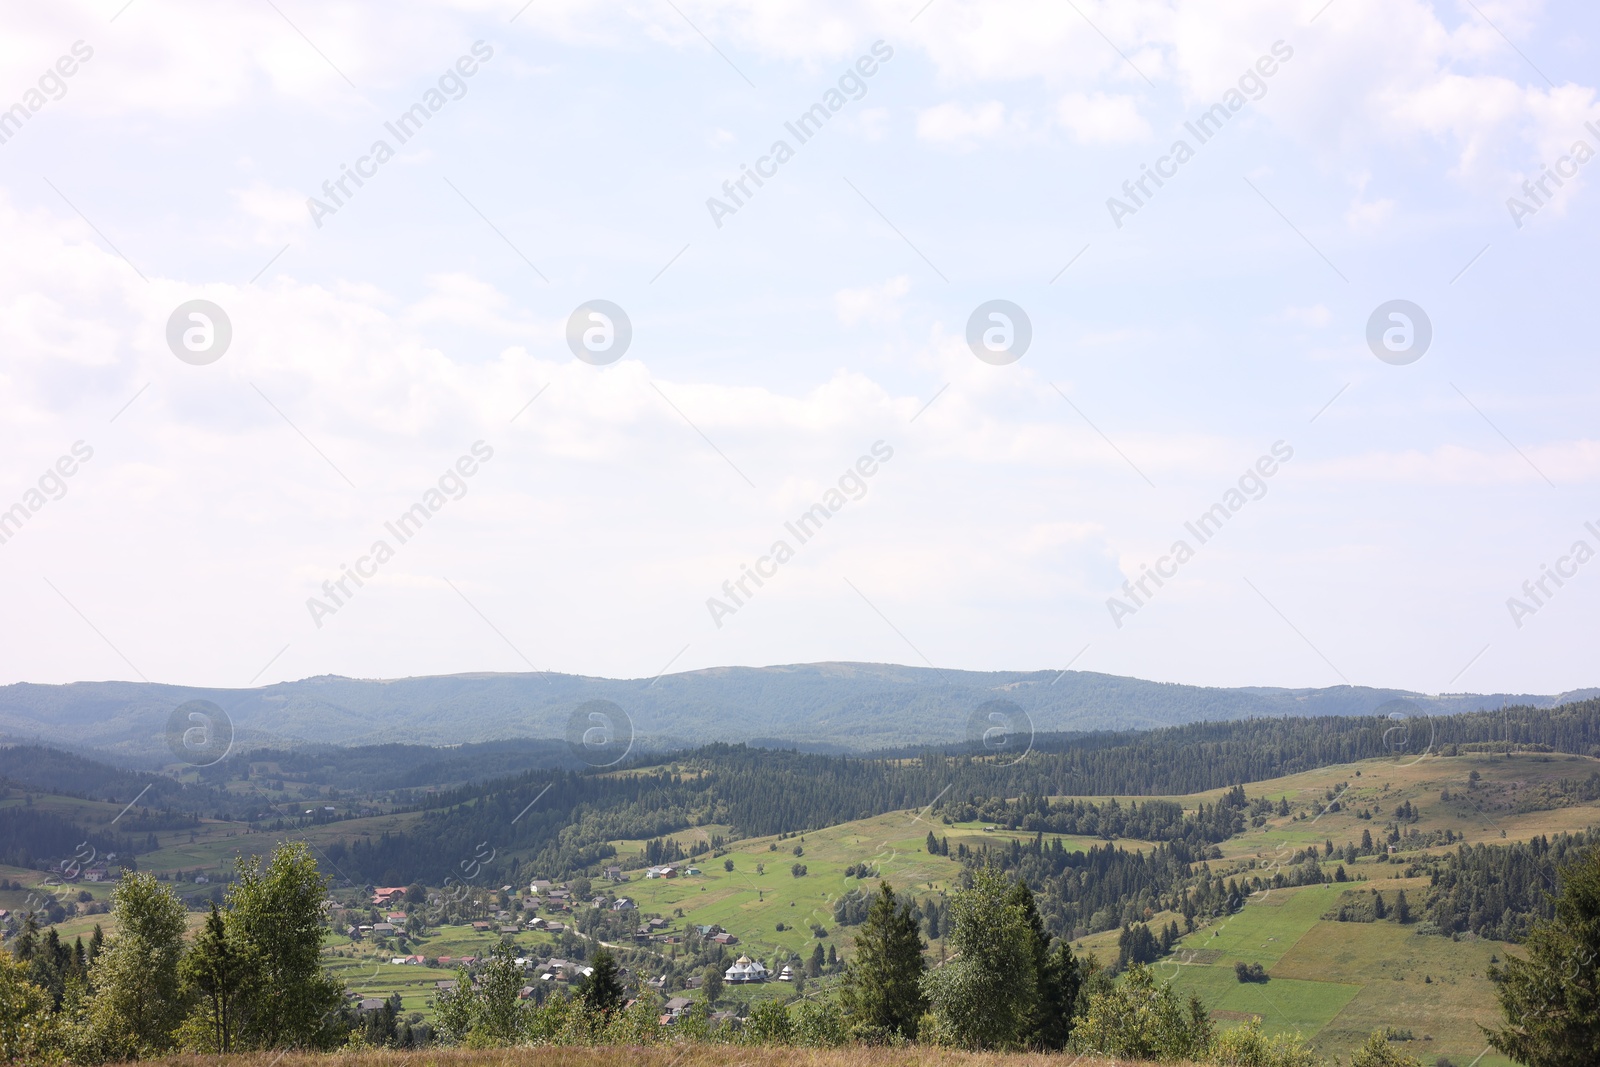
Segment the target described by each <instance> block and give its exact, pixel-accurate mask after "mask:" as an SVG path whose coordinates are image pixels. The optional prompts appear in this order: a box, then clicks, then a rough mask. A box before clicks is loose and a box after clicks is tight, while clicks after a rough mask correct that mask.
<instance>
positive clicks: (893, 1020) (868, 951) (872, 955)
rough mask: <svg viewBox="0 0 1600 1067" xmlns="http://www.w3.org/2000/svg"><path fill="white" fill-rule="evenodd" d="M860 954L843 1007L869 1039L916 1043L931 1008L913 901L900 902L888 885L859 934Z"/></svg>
mask: <svg viewBox="0 0 1600 1067" xmlns="http://www.w3.org/2000/svg"><path fill="white" fill-rule="evenodd" d="M855 944H856V955H855V958H854V959H853V960H851V961H850V964H849V968H848V970H847V971H846V972H845V989H844V1004H845V1009H846V1011H847V1013H848V1014H849V1015H851V1016H852V1017H853V1018H854V1020H855V1023H856V1026H857V1028H858V1029H859V1030H861V1031H862V1032H863V1033H864V1034H866V1035H867V1036H869V1037H880V1038H881V1037H887V1036H888V1035H890V1034H899V1035H900V1036H902V1037H905V1038H907V1039H908V1040H915V1039H916V1036H917V1028H918V1026H919V1024H920V1023H921V1021H922V1014H923V1012H924V1011H926V1010H927V1000H926V998H925V997H924V996H923V991H922V978H923V972H924V971H925V970H926V969H927V964H926V962H925V961H924V960H923V958H922V935H921V932H920V931H919V930H918V927H917V919H916V914H915V912H914V910H913V908H912V905H911V903H910V901H902V900H899V899H898V898H897V897H896V896H895V894H894V889H893V888H892V887H891V886H890V885H889V883H888V882H879V883H878V895H877V896H876V897H875V898H873V901H872V907H871V908H870V909H868V911H867V921H866V922H865V923H863V924H862V926H861V932H860V933H858V934H857V935H856V939H855Z"/></svg>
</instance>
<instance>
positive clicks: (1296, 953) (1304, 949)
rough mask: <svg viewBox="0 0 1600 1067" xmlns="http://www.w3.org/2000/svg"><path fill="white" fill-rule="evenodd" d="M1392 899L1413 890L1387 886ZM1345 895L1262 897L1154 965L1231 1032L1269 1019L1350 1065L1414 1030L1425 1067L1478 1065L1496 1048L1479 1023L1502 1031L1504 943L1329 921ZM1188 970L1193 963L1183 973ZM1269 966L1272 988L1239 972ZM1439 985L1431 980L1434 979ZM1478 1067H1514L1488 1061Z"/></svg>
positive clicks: (1316, 889)
mask: <svg viewBox="0 0 1600 1067" xmlns="http://www.w3.org/2000/svg"><path fill="white" fill-rule="evenodd" d="M1374 884H1375V885H1377V886H1378V887H1379V888H1381V889H1383V890H1385V891H1386V892H1387V891H1389V890H1391V889H1392V888H1395V887H1399V886H1406V887H1408V888H1412V889H1414V890H1415V889H1417V888H1418V887H1417V885H1416V883H1415V882H1414V881H1378V882H1375V883H1367V884H1365V885H1362V886H1361V887H1360V890H1359V891H1360V892H1362V893H1365V892H1366V891H1367V889H1368V888H1369V887H1370V886H1371V885H1374ZM1345 892H1346V889H1345V887H1342V886H1333V887H1324V886H1306V887H1303V888H1298V889H1287V890H1276V891H1274V892H1272V893H1269V894H1267V895H1266V896H1265V898H1254V899H1252V901H1251V902H1250V903H1249V904H1247V905H1246V906H1245V907H1244V908H1243V909H1242V910H1241V911H1239V912H1238V913H1237V914H1235V915H1232V916H1229V917H1227V918H1224V919H1220V920H1218V921H1216V922H1214V923H1213V924H1211V925H1210V926H1208V927H1202V928H1201V929H1199V930H1196V931H1195V932H1194V933H1192V934H1189V935H1187V936H1185V937H1184V938H1182V939H1181V940H1180V941H1179V942H1178V948H1177V950H1176V951H1175V952H1174V953H1173V955H1172V956H1171V957H1169V958H1168V959H1167V960H1164V961H1162V962H1160V963H1158V964H1157V965H1156V969H1157V974H1158V975H1159V976H1161V977H1163V978H1168V979H1171V980H1172V982H1173V988H1174V989H1176V990H1177V991H1178V992H1179V993H1180V994H1183V995H1185V996H1187V995H1188V994H1190V993H1194V994H1196V995H1198V996H1199V997H1200V999H1201V1002H1202V1003H1203V1004H1205V1006H1206V1008H1207V1009H1208V1010H1210V1011H1212V1012H1214V1013H1218V1012H1220V1013H1221V1014H1220V1015H1215V1016H1214V1018H1216V1020H1217V1022H1218V1025H1219V1026H1222V1027H1224V1028H1226V1027H1231V1026H1234V1025H1238V1023H1239V1022H1241V1021H1243V1019H1244V1018H1245V1017H1247V1016H1251V1015H1255V1016H1259V1017H1260V1018H1261V1021H1262V1026H1263V1027H1264V1028H1265V1029H1267V1030H1268V1031H1269V1032H1283V1031H1298V1032H1300V1033H1301V1034H1303V1035H1304V1036H1305V1037H1306V1038H1307V1039H1308V1040H1311V1041H1312V1042H1313V1044H1314V1045H1315V1046H1316V1047H1317V1048H1318V1050H1319V1051H1320V1052H1321V1053H1322V1054H1323V1055H1326V1056H1332V1055H1339V1056H1342V1057H1345V1058H1348V1057H1349V1055H1350V1053H1351V1051H1352V1050H1353V1049H1354V1048H1355V1047H1356V1046H1358V1045H1360V1044H1361V1043H1362V1042H1363V1041H1365V1040H1366V1037H1367V1035H1368V1034H1370V1033H1371V1032H1372V1031H1373V1030H1376V1029H1380V1028H1382V1027H1386V1026H1388V1027H1396V1028H1399V1029H1409V1030H1411V1031H1412V1033H1413V1035H1414V1036H1415V1040H1414V1041H1412V1042H1407V1043H1405V1045H1404V1047H1405V1049H1406V1050H1407V1051H1408V1052H1410V1053H1412V1054H1414V1055H1416V1056H1418V1057H1419V1058H1420V1059H1422V1061H1423V1062H1424V1063H1431V1062H1433V1059H1434V1058H1436V1057H1438V1056H1441V1055H1447V1056H1449V1057H1450V1059H1451V1060H1452V1061H1454V1062H1456V1063H1471V1062H1472V1061H1473V1060H1474V1059H1476V1058H1477V1056H1478V1055H1479V1053H1481V1052H1483V1051H1484V1049H1485V1047H1486V1042H1485V1041H1484V1040H1483V1038H1482V1034H1481V1032H1480V1031H1479V1030H1478V1028H1477V1025H1476V1024H1477V1023H1484V1024H1486V1025H1489V1024H1495V1023H1498V1022H1499V1021H1500V1013H1499V1009H1498V1007H1497V1005H1496V1001H1495V998H1494V992H1493V988H1492V986H1491V985H1490V984H1489V981H1488V979H1487V977H1486V971H1487V968H1488V966H1489V962H1490V957H1491V956H1494V955H1496V954H1498V955H1499V956H1500V957H1501V958H1504V956H1505V955H1506V953H1507V951H1508V946H1506V945H1504V944H1501V943H1499V942H1493V941H1480V940H1466V941H1451V940H1449V939H1448V938H1442V937H1429V936H1423V935H1419V934H1417V933H1415V927H1402V926H1398V925H1396V924H1395V923H1393V922H1378V923H1340V922H1334V921H1331V920H1325V919H1322V918H1321V916H1322V915H1323V914H1324V913H1325V912H1327V911H1328V910H1330V909H1331V908H1332V907H1334V906H1335V905H1336V904H1337V902H1338V901H1339V899H1340V897H1341V896H1343V895H1344V893H1345ZM1184 961H1189V962H1184ZM1241 961H1242V962H1246V963H1261V964H1263V965H1264V966H1266V968H1267V972H1268V974H1269V975H1270V976H1271V981H1269V982H1266V983H1260V984H1258V983H1242V982H1240V981H1238V979H1237V978H1236V977H1235V975H1234V972H1233V965H1234V964H1235V963H1236V962H1241ZM1425 977H1426V978H1429V979H1431V981H1425V980H1424V978H1425ZM1478 1067H1510V1061H1508V1060H1505V1059H1503V1058H1500V1057H1497V1056H1495V1055H1492V1054H1491V1055H1486V1056H1484V1057H1483V1059H1481V1060H1479V1061H1478Z"/></svg>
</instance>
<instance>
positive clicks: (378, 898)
mask: <svg viewBox="0 0 1600 1067" xmlns="http://www.w3.org/2000/svg"><path fill="white" fill-rule="evenodd" d="M405 895H406V887H405V886H403V885H390V886H380V887H377V888H374V889H373V891H372V903H373V905H374V906H375V907H379V908H381V907H383V906H384V905H386V904H393V903H394V902H395V901H397V900H399V899H400V898H401V897H403V896H405Z"/></svg>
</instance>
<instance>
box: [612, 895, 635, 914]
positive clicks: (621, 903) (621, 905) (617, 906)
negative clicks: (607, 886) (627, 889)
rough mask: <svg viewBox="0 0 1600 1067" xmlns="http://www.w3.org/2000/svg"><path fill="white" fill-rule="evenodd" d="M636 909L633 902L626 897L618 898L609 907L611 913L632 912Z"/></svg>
mask: <svg viewBox="0 0 1600 1067" xmlns="http://www.w3.org/2000/svg"><path fill="white" fill-rule="evenodd" d="M636 907H637V905H636V904H634V902H633V901H631V900H629V899H628V898H627V897H618V898H617V899H616V901H615V902H614V903H613V904H612V905H611V910H612V911H633V910H634V909H635V908H636Z"/></svg>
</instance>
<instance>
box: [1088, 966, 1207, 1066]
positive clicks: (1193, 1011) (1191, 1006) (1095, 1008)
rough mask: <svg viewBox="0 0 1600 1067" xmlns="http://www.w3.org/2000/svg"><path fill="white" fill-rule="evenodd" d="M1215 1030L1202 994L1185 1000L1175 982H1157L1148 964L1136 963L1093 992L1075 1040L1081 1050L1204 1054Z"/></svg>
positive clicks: (1157, 1056)
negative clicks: (1181, 999) (1106, 986)
mask: <svg viewBox="0 0 1600 1067" xmlns="http://www.w3.org/2000/svg"><path fill="white" fill-rule="evenodd" d="M1214 1033H1215V1030H1214V1029H1213V1027H1212V1025H1211V1020H1210V1018H1209V1017H1208V1016H1207V1014H1206V1010H1205V1007H1204V1006H1203V1005H1202V1004H1201V1003H1200V998H1199V997H1193V996H1191V997H1190V998H1189V1003H1188V1005H1187V1006H1185V1005H1183V1004H1180V1003H1179V1001H1178V997H1177V995H1176V994H1175V993H1173V991H1172V989H1171V988H1170V987H1168V986H1165V985H1162V986H1157V985H1156V982H1155V976H1154V975H1153V974H1152V973H1151V971H1150V969H1149V968H1148V967H1145V966H1144V965H1143V964H1135V965H1134V966H1132V967H1130V968H1129V969H1128V973H1127V975H1126V976H1125V977H1124V978H1123V980H1122V981H1121V982H1120V983H1119V984H1117V985H1116V986H1114V987H1112V988H1111V989H1109V990H1107V991H1105V992H1101V993H1096V994H1094V995H1093V996H1092V997H1090V998H1089V1008H1088V1011H1087V1012H1085V1014H1084V1017H1083V1019H1082V1020H1081V1021H1080V1022H1079V1023H1078V1025H1077V1027H1076V1028H1075V1029H1074V1030H1073V1034H1072V1040H1073V1045H1074V1046H1075V1047H1076V1048H1077V1049H1078V1050H1079V1051H1082V1052H1094V1053H1099V1054H1100V1055H1102V1056H1123V1057H1127V1058H1129V1059H1139V1060H1176V1059H1200V1058H1203V1057H1204V1056H1205V1054H1206V1053H1207V1052H1208V1051H1209V1050H1210V1048H1211V1043H1212V1037H1213V1034H1214Z"/></svg>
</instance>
